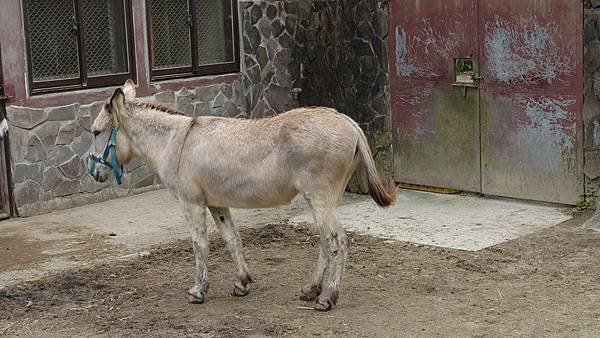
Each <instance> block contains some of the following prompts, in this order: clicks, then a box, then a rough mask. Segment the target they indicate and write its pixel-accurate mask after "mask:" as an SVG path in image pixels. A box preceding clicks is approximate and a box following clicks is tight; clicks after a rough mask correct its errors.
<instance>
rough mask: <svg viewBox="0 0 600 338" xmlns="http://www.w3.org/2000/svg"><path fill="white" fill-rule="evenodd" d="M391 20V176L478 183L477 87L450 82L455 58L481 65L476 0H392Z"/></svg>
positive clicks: (463, 185)
mask: <svg viewBox="0 0 600 338" xmlns="http://www.w3.org/2000/svg"><path fill="white" fill-rule="evenodd" d="M389 27H390V28H389V35H388V36H389V37H390V38H389V60H390V85H391V113H392V126H393V140H394V172H395V178H396V180H397V181H399V182H404V183H411V184H419V185H427V186H436V187H444V188H455V189H463V190H469V191H479V190H480V187H481V185H480V179H481V175H480V138H479V93H478V91H477V90H473V89H468V90H463V89H462V88H455V87H452V83H453V82H454V81H455V76H454V59H455V58H471V60H472V62H473V67H474V68H475V69H474V70H475V71H476V70H477V67H478V65H477V62H478V61H477V60H478V55H477V54H478V41H477V29H478V23H477V0H456V1H445V0H444V1H442V0H395V1H391V3H390V25H389Z"/></svg>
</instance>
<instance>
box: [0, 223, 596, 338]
mask: <svg viewBox="0 0 600 338" xmlns="http://www.w3.org/2000/svg"><path fill="white" fill-rule="evenodd" d="M589 216H590V212H584V213H581V214H578V215H576V216H575V217H574V218H573V219H572V220H570V221H568V222H565V223H562V224H559V225H557V226H554V227H552V228H550V229H547V230H543V231H540V232H537V233H534V234H531V235H528V236H526V237H522V238H519V239H516V240H512V241H509V242H505V243H502V244H500V245H497V246H494V247H491V248H488V249H484V250H481V251H478V252H466V251H459V250H449V249H440V248H435V247H427V246H419V245H414V244H410V243H405V242H392V241H385V240H382V239H377V238H373V237H368V236H362V235H357V234H350V250H349V262H348V264H347V270H346V274H345V277H344V283H343V289H342V292H341V295H340V300H339V303H338V307H337V308H336V309H335V310H334V311H332V312H329V313H319V312H314V311H310V310H304V309H299V308H298V306H310V304H308V303H305V302H302V301H300V300H298V291H299V288H300V286H301V285H302V284H304V282H305V281H306V280H307V277H308V274H309V271H310V269H311V268H312V267H313V265H314V263H315V261H316V258H317V255H318V250H317V246H316V244H317V242H318V238H317V237H316V236H315V235H313V234H312V231H310V230H308V229H307V228H305V227H303V226H291V225H289V224H287V223H281V224H265V225H263V226H260V227H257V228H246V229H244V230H243V231H242V235H243V240H244V244H245V247H244V252H245V255H246V257H247V261H248V265H249V267H250V270H251V272H252V274H253V277H254V279H255V283H254V284H253V285H252V291H251V293H250V295H248V296H246V297H244V298H236V297H233V296H230V295H229V294H230V292H231V290H232V286H233V280H234V278H233V264H232V262H231V260H230V258H229V255H228V253H227V252H226V251H225V249H224V246H223V243H222V241H221V240H220V239H218V238H216V237H214V238H213V240H212V244H211V255H210V259H209V278H210V281H211V289H210V291H209V295H208V300H207V301H206V302H205V303H204V304H201V305H193V304H188V303H187V301H186V295H185V291H186V290H187V289H188V288H189V287H190V286H191V285H192V273H193V263H192V252H191V243H189V242H188V241H181V240H180V241H177V242H173V243H171V244H168V245H167V244H163V245H160V246H157V247H155V248H153V249H152V250H150V254H149V255H146V256H143V257H138V258H135V259H131V260H126V261H114V262H112V263H110V264H108V263H106V264H101V265H96V266H93V267H89V268H85V269H77V270H70V271H67V272H64V273H61V274H59V275H54V276H51V277H46V278H44V279H42V280H38V281H35V282H28V283H23V284H19V285H16V286H13V287H10V288H8V289H2V290H0V336H13V335H18V336H68V335H70V336H73V335H77V336H79V335H92V336H169V337H172V336H187V337H221V336H224V337H228V336H232V337H233V336H236V337H237V336H288V335H289V336H313V335H322V336H436V335H443V336H449V335H453V336H456V335H460V336H505V335H526V336H532V335H535V336H597V335H599V334H600V307H599V306H598V304H600V303H599V301H600V264H598V259H599V257H600V233H597V232H593V231H590V230H585V229H582V228H581V224H582V222H583V221H584V220H585V219H586V218H587V217H589ZM0 249H2V248H0Z"/></svg>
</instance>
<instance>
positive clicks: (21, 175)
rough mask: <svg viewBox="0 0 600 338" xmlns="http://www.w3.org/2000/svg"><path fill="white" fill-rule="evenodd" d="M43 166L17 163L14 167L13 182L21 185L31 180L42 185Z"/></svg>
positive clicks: (40, 164)
mask: <svg viewBox="0 0 600 338" xmlns="http://www.w3.org/2000/svg"><path fill="white" fill-rule="evenodd" d="M43 173H44V165H43V164H42V163H39V162H38V163H33V164H27V163H17V164H16V165H15V173H14V178H13V180H14V182H15V183H23V182H25V181H26V180H28V179H29V180H32V181H34V182H36V183H38V184H41V183H42V179H43V176H44V174H43Z"/></svg>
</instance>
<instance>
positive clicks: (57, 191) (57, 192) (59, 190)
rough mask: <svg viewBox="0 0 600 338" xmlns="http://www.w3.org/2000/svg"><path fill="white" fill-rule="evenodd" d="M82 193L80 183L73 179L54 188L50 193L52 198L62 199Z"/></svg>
mask: <svg viewBox="0 0 600 338" xmlns="http://www.w3.org/2000/svg"><path fill="white" fill-rule="evenodd" d="M82 191H83V189H82V187H81V183H80V182H79V180H78V179H75V180H69V181H64V182H62V183H60V184H59V185H58V186H57V187H56V188H54V190H53V191H52V195H53V196H54V197H63V196H69V195H73V194H77V193H80V192H82Z"/></svg>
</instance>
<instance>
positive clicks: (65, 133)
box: [56, 124, 75, 145]
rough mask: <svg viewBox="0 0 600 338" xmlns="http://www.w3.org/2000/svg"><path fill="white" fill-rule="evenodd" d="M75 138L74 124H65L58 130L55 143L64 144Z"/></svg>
mask: <svg viewBox="0 0 600 338" xmlns="http://www.w3.org/2000/svg"><path fill="white" fill-rule="evenodd" d="M74 138H75V125H74V124H67V125H66V126H63V127H61V128H60V130H59V131H58V136H57V137H56V144H58V145H64V144H69V143H71V141H73V139H74Z"/></svg>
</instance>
